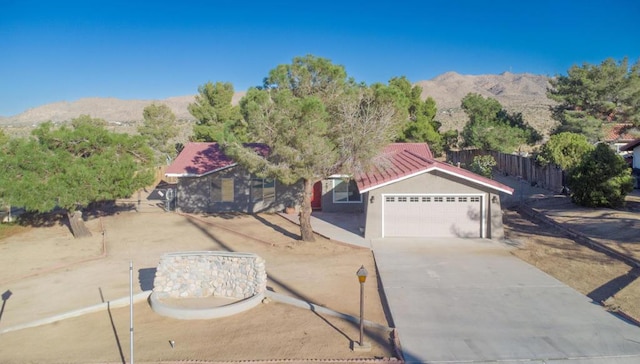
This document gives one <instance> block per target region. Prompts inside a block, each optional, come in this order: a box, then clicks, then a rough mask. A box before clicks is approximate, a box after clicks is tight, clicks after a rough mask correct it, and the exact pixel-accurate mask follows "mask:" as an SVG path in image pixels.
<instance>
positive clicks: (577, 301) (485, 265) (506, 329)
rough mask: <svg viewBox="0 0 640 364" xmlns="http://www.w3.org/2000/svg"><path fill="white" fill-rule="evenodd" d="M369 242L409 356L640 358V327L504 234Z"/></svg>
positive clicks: (451, 359) (435, 359)
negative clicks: (526, 256)
mask: <svg viewBox="0 0 640 364" xmlns="http://www.w3.org/2000/svg"><path fill="white" fill-rule="evenodd" d="M372 244H373V250H374V254H375V258H376V262H377V265H378V268H379V273H380V276H381V280H382V285H383V287H384V291H385V294H386V297H387V299H388V301H389V306H390V309H391V314H392V317H393V320H394V324H395V327H397V329H398V335H399V339H400V342H401V345H402V352H403V354H404V357H405V360H406V362H407V363H460V362H464V363H483V362H500V363H516V362H518V363H520V362H527V363H563V362H570V363H640V328H638V327H636V326H633V325H632V324H629V323H627V322H625V321H623V320H621V319H620V318H618V317H616V316H614V315H612V314H610V313H607V312H606V311H605V310H604V309H603V308H602V307H601V306H599V305H597V304H593V303H592V302H591V301H590V300H589V299H588V298H587V297H586V296H584V295H582V294H580V293H579V292H577V291H575V290H573V289H572V288H570V287H568V286H566V285H564V284H562V283H561V282H560V281H558V280H556V279H555V278H553V277H551V276H549V275H547V274H545V273H543V272H541V271H539V270H538V269H536V268H534V267H532V266H530V265H529V264H527V263H525V262H523V261H521V260H519V259H518V258H516V257H514V256H512V255H511V254H510V253H509V250H508V248H507V247H505V246H503V245H500V244H499V243H495V242H492V241H488V240H461V239H459V240H456V239H447V240H441V241H436V240H420V241H418V240H412V239H380V240H375V241H373V242H372Z"/></svg>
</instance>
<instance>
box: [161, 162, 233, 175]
mask: <svg viewBox="0 0 640 364" xmlns="http://www.w3.org/2000/svg"><path fill="white" fill-rule="evenodd" d="M237 165H238V163H234V164H231V165H228V166H225V167H222V168H218V169H214V170H213V171H209V172H206V173H203V174H195V173H181V174H179V173H165V174H164V175H165V177H178V178H180V177H204V176H207V175H209V174H212V173H216V172H220V171H222V170H225V169H227V168H231V167H235V166H237Z"/></svg>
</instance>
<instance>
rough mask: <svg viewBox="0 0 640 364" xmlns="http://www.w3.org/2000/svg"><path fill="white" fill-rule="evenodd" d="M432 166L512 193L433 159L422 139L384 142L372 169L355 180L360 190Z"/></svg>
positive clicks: (370, 188)
mask: <svg viewBox="0 0 640 364" xmlns="http://www.w3.org/2000/svg"><path fill="white" fill-rule="evenodd" d="M434 170H437V171H441V172H443V173H446V174H449V175H452V176H455V177H458V178H461V179H464V180H468V181H471V182H474V183H477V184H480V185H483V186H486V187H489V188H491V189H493V190H497V191H500V192H504V193H508V194H512V193H513V189H512V188H511V187H509V186H506V185H504V184H502V183H499V182H496V181H494V180H492V179H489V178H486V177H482V176H480V175H477V174H475V173H473V172H471V171H467V170H466V169H462V168H459V167H454V166H452V165H450V164H448V163H443V162H439V161H437V160H435V159H433V155H432V154H431V150H430V149H429V146H428V145H427V144H426V143H394V144H390V145H388V146H387V147H386V148H385V149H384V150H383V152H382V154H381V155H380V156H379V157H378V160H377V161H376V163H375V166H374V167H373V168H372V170H371V171H369V172H367V173H362V174H360V175H357V176H356V177H355V180H356V184H357V185H358V189H359V190H360V193H364V192H367V191H370V190H373V189H376V188H379V187H382V186H385V185H388V184H391V183H395V182H398V181H400V180H403V179H406V178H410V177H413V176H415V175H418V174H422V173H427V172H431V171H434Z"/></svg>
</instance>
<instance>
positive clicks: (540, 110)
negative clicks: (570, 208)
mask: <svg viewBox="0 0 640 364" xmlns="http://www.w3.org/2000/svg"><path fill="white" fill-rule="evenodd" d="M416 84H417V85H420V86H422V88H423V92H422V96H423V98H426V97H427V96H431V97H433V98H434V99H435V100H436V105H437V107H438V116H437V119H438V120H439V121H440V122H442V130H449V129H461V128H462V127H463V126H464V124H465V122H466V120H467V118H466V115H465V114H464V112H463V111H462V109H461V108H460V101H461V100H462V98H463V97H464V96H465V95H466V94H468V93H469V92H475V93H479V94H481V95H483V96H485V97H492V98H495V99H496V100H498V101H499V102H500V103H501V104H502V105H503V107H505V108H506V109H507V110H508V111H510V112H522V114H523V115H524V117H525V120H526V121H528V122H529V123H530V124H531V125H533V126H534V127H535V128H537V129H538V130H539V131H541V132H543V133H546V132H547V131H548V130H549V129H550V128H552V127H553V125H554V123H553V122H552V120H551V117H550V112H549V106H550V105H551V104H552V102H551V101H550V100H549V99H547V97H546V89H547V86H548V78H547V77H546V76H540V75H532V74H526V73H525V74H513V73H508V72H507V73H503V74H500V75H460V74H458V73H455V72H448V73H445V74H443V75H440V76H438V77H436V78H434V79H432V80H428V81H419V82H417V83H416ZM243 95H244V92H238V93H236V95H235V96H234V100H233V101H234V102H238V100H240V98H241V97H242V96H243ZM193 101H194V96H193V95H190V96H177V97H170V98H167V99H164V100H121V99H116V98H96V97H92V98H83V99H79V100H76V101H72V102H69V101H61V102H56V103H51V104H46V105H42V106H39V107H35V108H32V109H29V110H26V111H25V112H23V113H21V114H18V115H15V116H11V117H3V118H0V126H2V127H4V128H6V130H7V131H8V132H10V133H11V132H12V131H13V133H12V134H16V133H17V134H19V132H18V131H25V130H27V129H30V128H33V126H35V125H37V124H39V123H41V122H44V121H48V120H51V121H54V122H63V121H66V120H70V119H72V118H75V117H77V116H79V115H82V114H88V115H91V116H92V117H97V118H102V119H105V120H107V121H108V122H109V123H111V124H112V125H114V127H115V126H123V127H126V126H129V127H131V126H133V125H136V124H138V123H139V122H140V121H141V120H142V110H143V109H144V108H145V107H146V106H147V105H149V104H151V103H152V102H156V103H163V104H166V105H167V106H169V107H170V108H171V109H172V110H173V112H174V114H175V115H176V118H177V119H178V120H181V121H182V122H184V123H188V122H190V121H193V117H192V116H191V115H190V114H189V111H188V110H187V106H188V105H189V103H191V102H193Z"/></svg>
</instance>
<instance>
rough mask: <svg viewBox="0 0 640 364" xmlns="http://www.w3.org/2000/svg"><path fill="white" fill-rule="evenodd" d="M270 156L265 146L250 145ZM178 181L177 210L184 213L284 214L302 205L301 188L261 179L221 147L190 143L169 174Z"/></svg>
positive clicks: (168, 169) (260, 152)
mask: <svg viewBox="0 0 640 364" xmlns="http://www.w3.org/2000/svg"><path fill="white" fill-rule="evenodd" d="M246 146H248V147H251V148H253V149H254V150H255V151H256V153H259V154H262V155H266V154H267V153H268V152H269V148H268V147H267V146H266V145H264V144H246ZM165 176H167V177H176V178H177V180H178V182H177V193H176V203H175V206H176V207H177V208H178V209H179V210H180V211H183V212H190V213H194V212H195V213H216V212H245V213H255V212H262V211H269V212H273V211H282V210H283V209H284V208H285V207H286V206H294V205H295V204H296V203H297V201H299V196H300V191H301V189H300V187H299V186H297V187H296V186H293V187H291V186H285V185H282V184H281V183H279V182H278V181H275V180H273V179H265V178H258V177H256V176H254V175H252V174H251V173H249V172H248V171H247V170H245V169H244V168H242V167H240V166H238V164H237V163H236V162H234V161H233V160H231V158H229V157H228V156H227V155H225V154H224V153H223V152H222V150H221V149H220V146H219V145H218V144H217V143H189V144H187V145H186V146H185V147H184V149H183V150H182V152H180V154H179V155H178V157H177V158H176V159H175V160H174V161H173V163H171V165H170V166H169V167H168V168H167V170H166V171H165Z"/></svg>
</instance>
